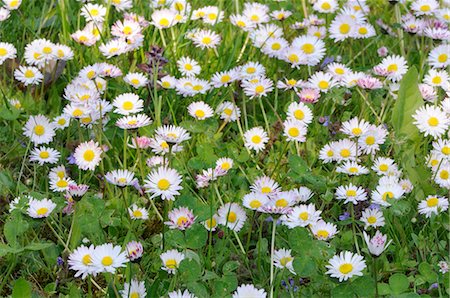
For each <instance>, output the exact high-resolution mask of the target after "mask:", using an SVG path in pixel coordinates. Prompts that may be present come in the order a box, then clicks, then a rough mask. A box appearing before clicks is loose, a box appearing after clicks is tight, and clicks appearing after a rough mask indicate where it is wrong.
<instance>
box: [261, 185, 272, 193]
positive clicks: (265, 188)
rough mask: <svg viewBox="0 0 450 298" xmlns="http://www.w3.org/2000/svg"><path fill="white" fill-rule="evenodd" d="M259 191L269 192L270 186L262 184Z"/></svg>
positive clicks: (270, 190)
mask: <svg viewBox="0 0 450 298" xmlns="http://www.w3.org/2000/svg"><path fill="white" fill-rule="evenodd" d="M261 192H262V193H269V192H272V188H270V187H269V186H263V187H262V188H261Z"/></svg>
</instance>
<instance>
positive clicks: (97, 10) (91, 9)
mask: <svg viewBox="0 0 450 298" xmlns="http://www.w3.org/2000/svg"><path fill="white" fill-rule="evenodd" d="M81 15H82V16H83V17H84V18H85V19H86V22H96V23H103V21H104V20H105V15H106V7H104V6H103V5H100V4H92V3H87V4H85V5H84V6H83V7H82V8H81Z"/></svg>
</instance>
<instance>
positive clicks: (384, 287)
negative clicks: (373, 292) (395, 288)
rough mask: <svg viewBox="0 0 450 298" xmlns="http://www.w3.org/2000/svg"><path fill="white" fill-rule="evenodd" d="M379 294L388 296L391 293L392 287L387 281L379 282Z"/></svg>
mask: <svg viewBox="0 0 450 298" xmlns="http://www.w3.org/2000/svg"><path fill="white" fill-rule="evenodd" d="M378 294H379V295H381V296H387V295H389V294H391V287H390V286H389V285H388V284H386V283H382V282H380V283H378Z"/></svg>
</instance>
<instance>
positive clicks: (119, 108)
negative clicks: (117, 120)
mask: <svg viewBox="0 0 450 298" xmlns="http://www.w3.org/2000/svg"><path fill="white" fill-rule="evenodd" d="M113 106H114V107H116V109H115V110H114V113H118V114H121V115H125V116H127V115H130V114H135V113H139V112H142V111H143V109H144V101H143V100H142V99H140V98H139V95H136V94H133V93H124V94H121V95H119V96H117V97H116V98H115V99H114V101H113Z"/></svg>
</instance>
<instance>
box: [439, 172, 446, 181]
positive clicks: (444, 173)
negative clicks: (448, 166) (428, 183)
mask: <svg viewBox="0 0 450 298" xmlns="http://www.w3.org/2000/svg"><path fill="white" fill-rule="evenodd" d="M439 177H441V179H444V180H447V179H448V171H447V170H442V171H441V173H440V174H439Z"/></svg>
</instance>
